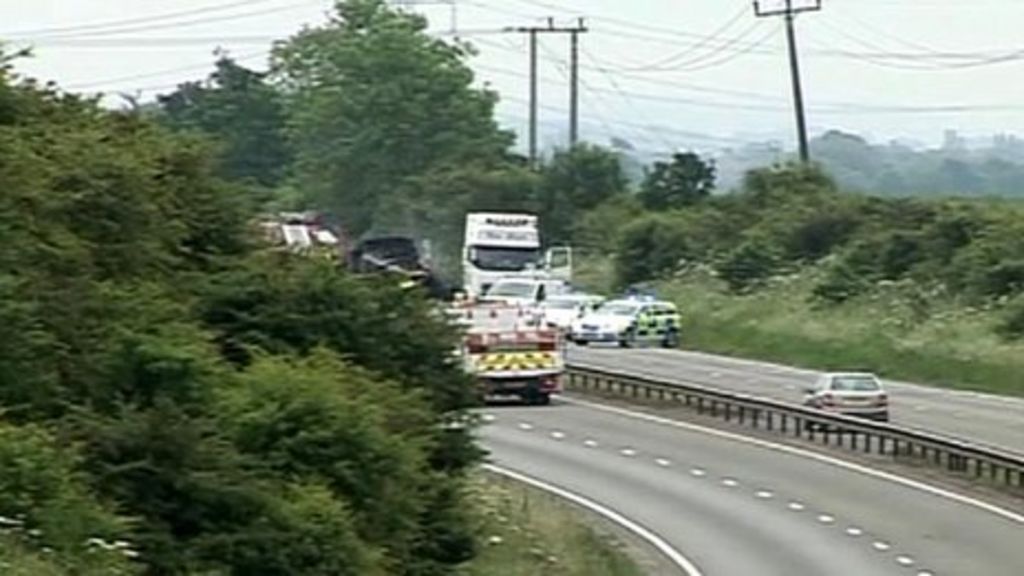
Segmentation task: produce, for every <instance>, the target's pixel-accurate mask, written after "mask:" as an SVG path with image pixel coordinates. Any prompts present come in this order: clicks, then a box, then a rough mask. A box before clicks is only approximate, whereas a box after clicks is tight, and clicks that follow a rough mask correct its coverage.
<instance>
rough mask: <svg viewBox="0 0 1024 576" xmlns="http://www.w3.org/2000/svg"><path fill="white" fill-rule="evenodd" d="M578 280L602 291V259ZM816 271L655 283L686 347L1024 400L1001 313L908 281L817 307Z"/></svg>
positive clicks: (1018, 353)
mask: <svg viewBox="0 0 1024 576" xmlns="http://www.w3.org/2000/svg"><path fill="white" fill-rule="evenodd" d="M585 272H586V276H585V278H584V279H583V281H584V282H585V283H586V284H587V285H588V286H589V287H591V288H592V289H597V290H607V289H608V287H609V286H610V278H611V276H612V274H611V270H610V267H609V266H608V265H607V264H603V265H602V264H595V263H590V264H589V265H588V266H587V268H586V269H585ZM818 273H819V272H818V271H816V270H813V269H811V270H805V271H804V272H801V273H800V274H797V275H794V276H791V277H786V278H777V279H774V280H772V281H771V282H770V283H769V284H768V285H767V286H764V287H762V288H759V289H758V290H756V291H754V292H752V293H750V294H745V295H737V294H734V293H732V292H729V291H728V290H727V289H726V288H725V286H724V285H723V283H722V282H721V281H719V280H717V279H716V278H714V277H713V276H711V275H709V274H707V273H706V272H700V271H698V272H691V273H689V274H687V275H685V276H682V277H678V278H675V279H673V280H670V281H665V282H661V283H658V285H657V286H658V291H659V293H660V295H661V296H662V297H664V298H667V299H670V300H672V301H674V302H676V303H677V304H678V305H679V307H680V310H681V311H682V312H683V317H684V319H683V322H684V337H683V344H682V345H683V347H684V348H687V349H691V350H699V351H703V352H711V353H716V354H726V355H730V356H737V357H743V358H754V359H759V360H768V361H773V362H779V363H783V364H790V365H796V366H802V367H807V368H816V369H821V370H847V369H858V370H870V371H873V372H876V373H878V374H879V375H881V376H883V377H884V378H887V379H892V380H904V381H910V382H918V383H922V384H931V385H934V386H941V387H946V388H957V389H967V390H975V391H979V392H989V393H993V394H1003V395H1012V396H1024V378H1021V374H1022V373H1024V342H1016V343H1014V342H1007V341H1005V340H1003V339H1002V338H1000V337H999V336H998V334H997V331H996V329H995V327H996V325H997V324H998V323H999V322H1000V320H1001V318H1002V315H1003V313H1004V311H1003V310H1000V309H990V310H985V309H975V308H971V307H968V306H965V305H963V304H959V303H956V302H950V301H945V300H943V299H942V298H941V297H922V296H921V294H920V293H919V292H918V291H917V290H915V289H914V288H913V287H912V286H906V285H899V284H894V285H884V286H879V287H877V288H876V289H875V290H873V291H872V292H871V293H870V294H868V295H865V296H861V297H858V298H857V299H855V300H852V301H849V302H847V303H845V304H842V305H834V306H833V305H830V306H819V305H815V304H814V303H813V298H812V297H811V288H812V287H813V286H814V285H815V284H816V283H817V280H818V279H817V277H816V274H818Z"/></svg>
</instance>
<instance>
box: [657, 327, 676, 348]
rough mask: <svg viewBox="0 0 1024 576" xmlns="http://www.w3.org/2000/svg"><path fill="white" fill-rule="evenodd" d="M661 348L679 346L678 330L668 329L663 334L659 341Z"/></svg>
mask: <svg viewBox="0 0 1024 576" xmlns="http://www.w3.org/2000/svg"><path fill="white" fill-rule="evenodd" d="M661 346H662V347H663V348H678V347H679V332H678V331H677V330H669V331H668V333H667V334H665V338H664V340H662V342H661Z"/></svg>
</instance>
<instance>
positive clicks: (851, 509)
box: [481, 398, 1024, 576]
mask: <svg viewBox="0 0 1024 576" xmlns="http://www.w3.org/2000/svg"><path fill="white" fill-rule="evenodd" d="M484 420H485V422H486V424H485V425H484V427H483V429H482V430H481V436H482V440H483V442H484V445H485V447H486V448H487V449H488V450H490V451H491V456H490V458H491V461H492V462H493V463H495V464H497V465H500V466H502V467H504V468H507V469H510V470H513V471H515V472H518V473H520V474H525V475H527V476H530V477H532V478H536V479H539V480H542V481H545V482H548V483H550V484H552V485H555V486H557V487H559V488H561V489H564V490H568V491H571V492H572V493H574V494H577V495H580V496H583V497H586V498H589V499H591V500H593V501H595V502H598V503H599V504H601V505H603V506H606V507H608V508H611V509H612V510H614V511H616V512H618V513H620V514H622V515H624V516H626V517H627V518H629V519H630V520H632V521H633V522H636V523H638V524H640V525H641V526H643V527H644V528H646V529H647V530H649V531H652V532H654V533H656V534H657V535H659V536H660V537H661V538H662V539H664V540H665V541H666V542H667V543H668V544H669V545H670V546H672V547H673V548H675V549H676V550H677V551H679V552H680V553H682V554H683V555H684V556H686V557H687V558H688V559H689V560H690V561H692V562H693V563H694V564H696V566H697V567H698V568H699V569H700V571H701V574H702V575H703V576H718V575H722V576H726V575H728V576H732V575H736V576H752V575H758V576H774V575H777V576H805V575H806V576H824V575H828V576H874V575H888V574H894V575H899V574H906V575H911V576H945V575H953V574H960V575H963V576H980V575H985V576H1020V575H1021V574H1024V516H1020V515H1016V514H1014V513H1012V512H1009V511H1004V510H999V509H996V510H992V509H983V508H981V507H979V506H980V505H981V503H977V502H974V501H969V502H967V501H962V500H963V498H962V497H959V496H957V495H952V494H948V493H943V494H938V493H935V492H934V491H929V489H928V488H927V487H924V486H921V485H916V484H913V483H912V482H910V481H907V482H910V484H912V485H908V484H906V483H902V482H900V481H896V480H894V479H893V478H891V477H884V474H883V473H878V474H875V473H871V472H870V471H867V472H866V471H864V470H854V469H850V468H849V467H844V466H843V464H842V463H841V462H838V461H833V460H831V459H830V458H829V457H827V456H820V455H819V456H818V457H817V459H816V458H814V457H812V456H809V455H808V454H807V453H803V452H801V451H800V450H799V449H794V448H786V447H777V446H776V447H772V446H768V445H767V444H766V443H764V442H762V441H758V440H750V439H743V438H741V437H736V436H733V435H729V434H728V433H724V432H720V431H714V430H709V429H704V428H700V427H696V426H693V425H688V424H672V423H669V422H666V421H661V420H659V419H657V418H656V417H651V416H643V415H637V414H635V413H629V412H628V411H626V410H623V409H620V408H613V407H602V406H600V405H597V404H591V403H589V402H587V401H585V400H579V399H575V400H574V399H572V398H566V399H556V400H555V402H554V403H553V404H552V405H551V406H549V407H532V408H530V407H504V408H490V409H488V410H487V411H486V412H485V414H484Z"/></svg>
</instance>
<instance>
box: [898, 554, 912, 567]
mask: <svg viewBox="0 0 1024 576" xmlns="http://www.w3.org/2000/svg"><path fill="white" fill-rule="evenodd" d="M896 562H898V563H899V565H900V566H913V565H914V559H913V558H911V557H910V556H897V557H896Z"/></svg>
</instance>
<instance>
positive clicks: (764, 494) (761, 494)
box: [756, 490, 773, 500]
mask: <svg viewBox="0 0 1024 576" xmlns="http://www.w3.org/2000/svg"><path fill="white" fill-rule="evenodd" d="M756 496H757V497H758V498H760V499H762V500H770V499H771V497H772V496H773V494H772V493H771V491H770V490H758V492H757V494H756Z"/></svg>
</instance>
